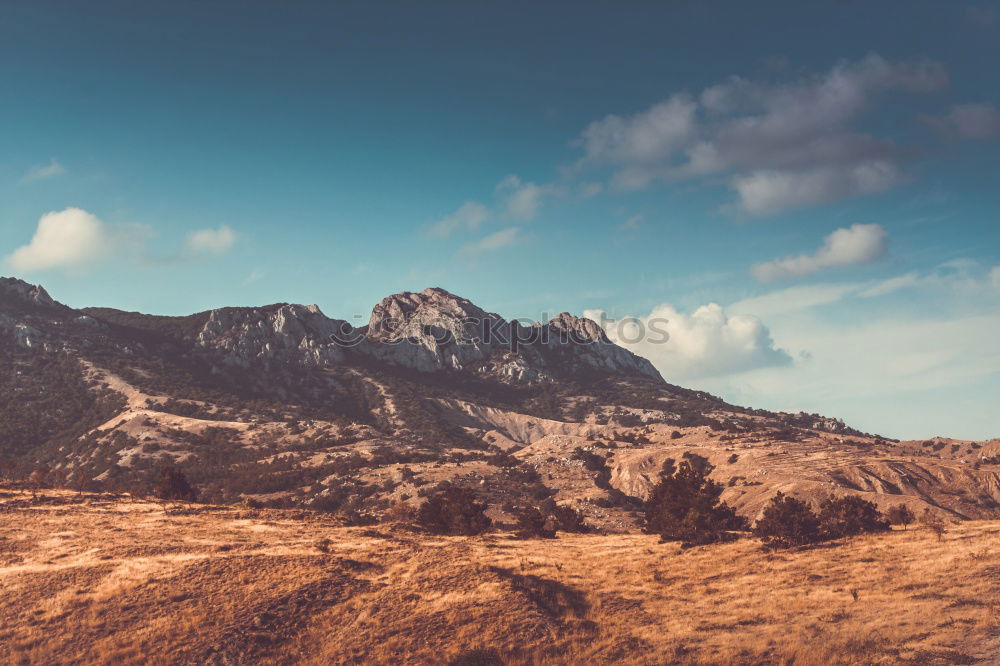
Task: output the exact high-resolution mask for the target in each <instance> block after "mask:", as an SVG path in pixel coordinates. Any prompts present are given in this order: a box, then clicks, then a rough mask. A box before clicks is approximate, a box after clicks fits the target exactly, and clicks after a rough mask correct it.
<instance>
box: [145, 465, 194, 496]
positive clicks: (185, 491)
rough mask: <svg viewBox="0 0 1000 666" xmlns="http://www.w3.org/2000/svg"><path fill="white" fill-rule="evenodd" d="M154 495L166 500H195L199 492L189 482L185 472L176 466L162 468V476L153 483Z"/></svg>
mask: <svg viewBox="0 0 1000 666" xmlns="http://www.w3.org/2000/svg"><path fill="white" fill-rule="evenodd" d="M153 495H154V496H156V497H159V498H160V499H165V500H187V501H189V502H193V501H194V500H195V499H196V498H197V496H198V493H197V491H195V489H194V488H192V487H191V484H190V483H188V480H187V477H186V476H184V472H182V471H180V470H179V469H176V468H174V467H164V468H163V469H161V470H160V478H159V479H158V480H157V482H156V483H155V484H154V485H153Z"/></svg>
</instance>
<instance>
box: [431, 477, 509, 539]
mask: <svg viewBox="0 0 1000 666" xmlns="http://www.w3.org/2000/svg"><path fill="white" fill-rule="evenodd" d="M486 508H487V507H486V503H485V502H482V501H480V500H479V498H478V497H476V494H475V493H474V492H473V491H471V490H469V489H468V488H460V487H458V486H451V485H448V486H445V487H443V488H439V490H438V491H437V492H436V493H434V494H433V495H432V496H431V497H429V498H428V499H427V501H426V502H424V503H423V504H422V505H420V509H419V510H418V511H417V522H418V523H420V524H421V525H422V526H423V527H425V528H426V529H427V530H429V531H431V532H433V533H434V534H447V535H466V536H471V535H474V534H482V533H483V532H485V531H486V530H488V529H489V528H490V526H491V525H492V524H493V521H491V520H490V519H489V516H487V515H486Z"/></svg>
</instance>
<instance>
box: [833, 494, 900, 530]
mask: <svg viewBox="0 0 1000 666" xmlns="http://www.w3.org/2000/svg"><path fill="white" fill-rule="evenodd" d="M819 528H820V531H821V532H823V536H824V537H825V538H827V539H840V538H842V537H849V536H855V535H857V534H868V533H872V532H885V531H886V530H888V529H889V523H888V521H886V520H885V517H884V516H882V514H881V513H879V510H878V507H877V506H875V505H874V504H872V503H871V502H867V501H865V500H863V499H861V498H860V497H857V496H856V495H848V496H846V497H836V498H833V497H831V498H830V499H828V500H826V501H824V502H823V503H822V504H820V506H819Z"/></svg>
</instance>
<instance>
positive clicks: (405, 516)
mask: <svg viewBox="0 0 1000 666" xmlns="http://www.w3.org/2000/svg"><path fill="white" fill-rule="evenodd" d="M416 516H417V511H416V509H414V508H413V507H412V506H411V505H409V504H407V503H406V502H402V501H400V502H396V503H395V504H393V505H392V506H390V507H389V508H388V509H386V510H385V511H384V512H383V513H382V517H381V520H382V522H383V523H409V522H412V521H413V520H414V518H416Z"/></svg>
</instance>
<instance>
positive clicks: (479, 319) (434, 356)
mask: <svg viewBox="0 0 1000 666" xmlns="http://www.w3.org/2000/svg"><path fill="white" fill-rule="evenodd" d="M497 327H500V330H501V334H502V333H504V332H508V331H509V326H508V325H507V323H506V322H505V321H504V320H503V319H502V318H501V317H500V316H499V315H496V314H492V313H488V312H486V311H484V310H482V309H481V308H479V307H477V306H475V305H473V304H472V303H471V302H469V301H467V300H466V299H464V298H459V297H458V296H454V295H452V294H450V293H448V292H447V291H445V290H444V289H436V288H432V289H424V290H423V291H422V292H420V293H418V294H414V293H410V292H404V293H402V294H396V295H393V296H387V297H386V298H384V299H382V301H381V302H380V303H379V304H378V305H376V306H375V308H374V310H372V314H371V318H370V319H369V322H368V339H369V340H370V341H371V342H373V343H376V344H371V345H368V346H367V348H366V350H365V351H366V352H367V353H369V354H371V355H373V356H375V357H376V358H379V359H381V360H384V361H387V362H389V363H394V364H396V365H404V366H407V367H411V368H415V369H417V370H422V371H434V370H444V369H452V370H462V369H465V368H467V367H469V366H472V365H475V364H481V363H484V362H486V361H487V360H488V359H489V358H490V356H491V354H492V351H493V348H494V346H495V345H494V343H493V342H492V341H491V336H492V333H491V331H495V329H496V328H497Z"/></svg>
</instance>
